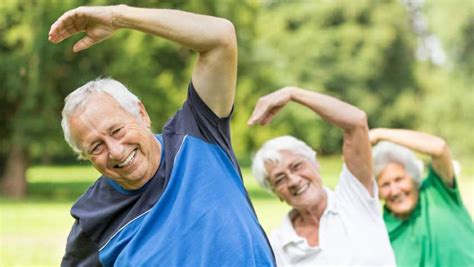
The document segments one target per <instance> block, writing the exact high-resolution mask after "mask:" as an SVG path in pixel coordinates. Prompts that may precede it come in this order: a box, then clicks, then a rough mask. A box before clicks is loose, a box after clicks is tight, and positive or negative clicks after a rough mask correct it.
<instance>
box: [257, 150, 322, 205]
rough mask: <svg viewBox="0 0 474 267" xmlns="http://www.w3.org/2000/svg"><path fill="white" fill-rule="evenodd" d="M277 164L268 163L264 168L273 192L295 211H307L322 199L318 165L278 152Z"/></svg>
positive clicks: (289, 152) (303, 158) (285, 151)
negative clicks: (279, 158)
mask: <svg viewBox="0 0 474 267" xmlns="http://www.w3.org/2000/svg"><path fill="white" fill-rule="evenodd" d="M280 156H281V160H280V162H279V163H272V162H268V163H266V164H265V168H266V170H267V173H268V181H269V183H270V185H271V186H272V190H273V192H275V194H276V195H277V196H278V197H279V198H280V200H283V201H285V202H286V203H288V204H289V205H290V206H292V207H293V208H295V209H298V210H300V209H308V208H311V207H313V206H314V205H318V204H319V202H320V201H321V200H322V199H323V198H324V194H325V193H324V189H323V185H322V181H321V177H320V176H319V165H318V164H317V163H315V162H311V161H310V160H308V159H307V158H305V157H303V156H302V155H298V154H295V153H293V152H291V151H287V150H282V151H280Z"/></svg>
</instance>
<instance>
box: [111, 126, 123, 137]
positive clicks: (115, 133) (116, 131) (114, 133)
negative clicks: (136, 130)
mask: <svg viewBox="0 0 474 267" xmlns="http://www.w3.org/2000/svg"><path fill="white" fill-rule="evenodd" d="M122 129H123V128H122V127H120V128H117V129H116V130H114V131H113V132H112V135H117V134H118V133H120V131H121V130H122Z"/></svg>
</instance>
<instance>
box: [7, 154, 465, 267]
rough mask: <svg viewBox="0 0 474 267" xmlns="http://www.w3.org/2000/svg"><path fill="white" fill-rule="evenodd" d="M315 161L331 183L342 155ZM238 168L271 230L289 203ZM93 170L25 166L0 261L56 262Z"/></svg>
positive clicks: (9, 207)
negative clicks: (23, 193) (24, 194)
mask: <svg viewBox="0 0 474 267" xmlns="http://www.w3.org/2000/svg"><path fill="white" fill-rule="evenodd" d="M320 161H321V166H322V168H321V175H322V177H323V181H324V184H325V185H326V186H328V187H330V188H333V187H334V186H335V184H336V182H337V178H338V176H339V172H340V170H341V164H342V161H341V158H340V157H330V158H321V159H320ZM461 163H462V166H463V170H462V174H463V175H462V176H461V179H460V188H461V193H462V194H463V197H464V199H465V203H466V206H467V207H468V209H469V210H470V212H471V214H472V212H473V210H474V205H473V201H472V200H473V198H472V195H473V185H474V168H473V166H471V165H469V164H467V163H466V162H461ZM242 172H243V175H244V182H245V186H246V188H247V190H248V192H249V194H250V197H251V199H252V202H253V204H254V207H255V210H256V212H257V215H258V217H259V220H260V222H261V224H262V226H263V228H264V229H265V230H266V231H270V230H271V229H273V228H274V227H276V226H278V225H279V224H280V222H281V220H282V217H283V216H284V215H285V214H286V213H287V212H288V210H289V207H288V206H287V205H286V204H285V203H282V202H280V201H279V200H278V199H277V198H276V197H274V196H273V195H271V194H270V193H268V192H266V191H264V190H263V189H261V188H259V187H258V185H257V183H256V182H255V181H254V180H253V179H252V177H251V175H250V170H249V169H248V168H243V169H242ZM98 176H99V173H98V172H97V171H96V170H94V169H93V168H92V167H85V166H67V167H64V166H35V167H32V168H30V169H29V170H28V173H27V177H28V191H29V196H28V198H27V199H25V200H21V201H18V200H17V201H15V200H7V199H4V198H0V266H2V267H3V266H58V265H59V263H60V260H61V257H62V255H63V252H64V246H65V243H66V238H67V235H68V233H69V230H70V227H71V225H72V223H73V219H72V217H71V216H70V214H69V210H70V208H71V206H72V204H73V203H74V201H75V200H76V199H77V198H78V197H79V196H80V195H81V194H82V193H83V192H84V191H85V190H86V189H87V188H88V187H89V186H90V185H91V184H92V183H93V182H94V181H95V179H96V178H97V177H98ZM466 200H468V201H466Z"/></svg>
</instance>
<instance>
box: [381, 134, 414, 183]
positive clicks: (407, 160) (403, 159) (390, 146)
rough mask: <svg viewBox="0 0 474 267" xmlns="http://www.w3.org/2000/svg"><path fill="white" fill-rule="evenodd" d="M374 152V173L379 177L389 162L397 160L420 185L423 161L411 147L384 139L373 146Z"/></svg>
mask: <svg viewBox="0 0 474 267" xmlns="http://www.w3.org/2000/svg"><path fill="white" fill-rule="evenodd" d="M372 154H373V164H374V166H373V168H374V174H375V177H376V178H377V179H378V177H379V175H380V174H381V173H382V171H383V170H384V169H385V167H386V166H387V165H388V164H389V163H393V162H395V163H398V164H401V165H402V166H403V167H404V168H405V170H406V171H407V172H408V173H409V174H410V176H411V177H412V178H413V180H414V181H415V182H416V183H417V185H418V186H420V184H421V174H422V172H423V162H422V161H421V160H418V159H417V158H416V156H415V154H414V153H413V152H412V151H411V150H410V149H408V148H406V147H404V146H401V145H397V144H394V143H391V142H388V141H382V142H379V143H378V144H377V145H376V146H374V147H373V149H372Z"/></svg>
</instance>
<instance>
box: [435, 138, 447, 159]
mask: <svg viewBox="0 0 474 267" xmlns="http://www.w3.org/2000/svg"><path fill="white" fill-rule="evenodd" d="M436 139H437V140H436V146H435V147H436V149H435V151H434V155H433V156H435V157H441V156H443V155H446V154H447V153H449V145H448V143H447V142H446V140H444V139H443V138H441V137H438V138H436Z"/></svg>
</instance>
